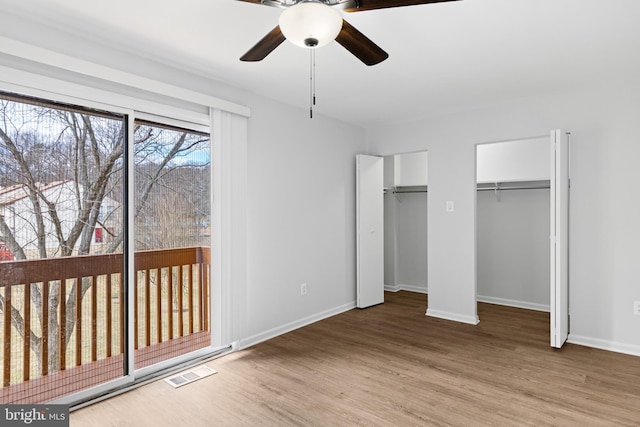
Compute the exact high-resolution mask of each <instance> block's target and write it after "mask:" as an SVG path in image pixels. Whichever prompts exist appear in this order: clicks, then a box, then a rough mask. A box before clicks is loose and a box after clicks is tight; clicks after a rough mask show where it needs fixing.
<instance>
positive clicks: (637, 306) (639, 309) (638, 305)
mask: <svg viewBox="0 0 640 427" xmlns="http://www.w3.org/2000/svg"><path fill="white" fill-rule="evenodd" d="M633 314H635V315H636V316H640V301H634V302H633Z"/></svg>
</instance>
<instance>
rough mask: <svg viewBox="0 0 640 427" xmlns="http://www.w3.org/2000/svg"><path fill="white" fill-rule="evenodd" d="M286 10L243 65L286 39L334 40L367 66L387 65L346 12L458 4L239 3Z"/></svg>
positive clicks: (311, 43) (304, 42) (364, 0)
mask: <svg viewBox="0 0 640 427" xmlns="http://www.w3.org/2000/svg"><path fill="white" fill-rule="evenodd" d="M239 1H244V2H247V3H255V4H263V5H265V6H273V7H279V8H282V9H284V11H283V12H282V14H281V15H280V18H279V25H278V26H276V27H275V28H274V29H273V30H271V32H269V34H267V35H266V36H264V37H263V38H262V40H260V41H259V42H258V43H256V45H255V46H253V47H252V48H251V49H249V50H248V51H247V53H245V54H244V55H242V57H240V60H241V61H261V60H263V59H264V58H266V56H267V55H269V54H270V53H271V52H273V50H274V49H275V48H276V47H278V46H280V44H281V43H282V42H283V41H285V39H288V40H290V41H291V42H293V43H294V44H296V45H299V46H302V47H307V48H315V47H320V46H324V45H325V44H327V43H329V42H331V41H332V40H335V41H337V42H338V43H339V44H341V45H342V46H343V47H344V48H345V49H347V50H348V51H349V52H351V53H352V54H353V55H355V56H356V57H357V58H358V59H359V60H361V61H362V62H364V63H365V64H366V65H375V64H379V63H380V62H382V61H384V60H385V59H387V58H388V57H389V54H388V53H387V52H385V51H384V50H382V49H381V48H380V47H379V46H378V45H377V44H375V43H374V42H372V41H371V40H369V38H367V36H365V35H364V34H362V33H361V32H360V31H358V30H357V29H356V28H355V27H353V26H352V25H351V24H349V23H348V22H347V21H345V20H344V19H343V18H342V15H341V14H340V12H338V10H337V8H341V9H343V10H344V11H345V12H362V11H365V10H375V9H384V8H390V7H401V6H414V5H420V4H429V3H441V2H448V1H456V0H239Z"/></svg>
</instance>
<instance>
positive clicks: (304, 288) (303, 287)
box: [300, 283, 307, 295]
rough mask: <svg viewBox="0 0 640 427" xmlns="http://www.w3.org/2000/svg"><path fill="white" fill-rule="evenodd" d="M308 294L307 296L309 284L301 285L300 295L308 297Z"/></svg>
mask: <svg viewBox="0 0 640 427" xmlns="http://www.w3.org/2000/svg"><path fill="white" fill-rule="evenodd" d="M306 294H307V284H306V283H302V284H301V285H300V295H306Z"/></svg>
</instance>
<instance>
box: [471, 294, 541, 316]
mask: <svg viewBox="0 0 640 427" xmlns="http://www.w3.org/2000/svg"><path fill="white" fill-rule="evenodd" d="M476 300H477V301H478V302H486V303H489V304H497V305H506V306H509V307H517V308H526V309H528V310H536V311H546V312H547V313H548V312H549V311H550V310H551V309H550V307H549V306H548V305H544V304H536V303H534V302H527V301H518V300H515V299H506V298H496V297H487V296H484V295H478V296H476Z"/></svg>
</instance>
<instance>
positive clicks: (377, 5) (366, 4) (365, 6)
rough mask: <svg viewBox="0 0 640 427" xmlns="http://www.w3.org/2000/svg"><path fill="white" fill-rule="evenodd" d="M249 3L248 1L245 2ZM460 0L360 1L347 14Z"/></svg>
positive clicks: (349, 8)
mask: <svg viewBox="0 0 640 427" xmlns="http://www.w3.org/2000/svg"><path fill="white" fill-rule="evenodd" d="M244 1H247V0H244ZM446 1H458V0H358V1H357V4H358V7H347V8H345V9H344V11H345V12H362V11H364V10H375V9H386V8H389V7H402V6H416V5H419V4H429V3H442V2H446Z"/></svg>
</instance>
